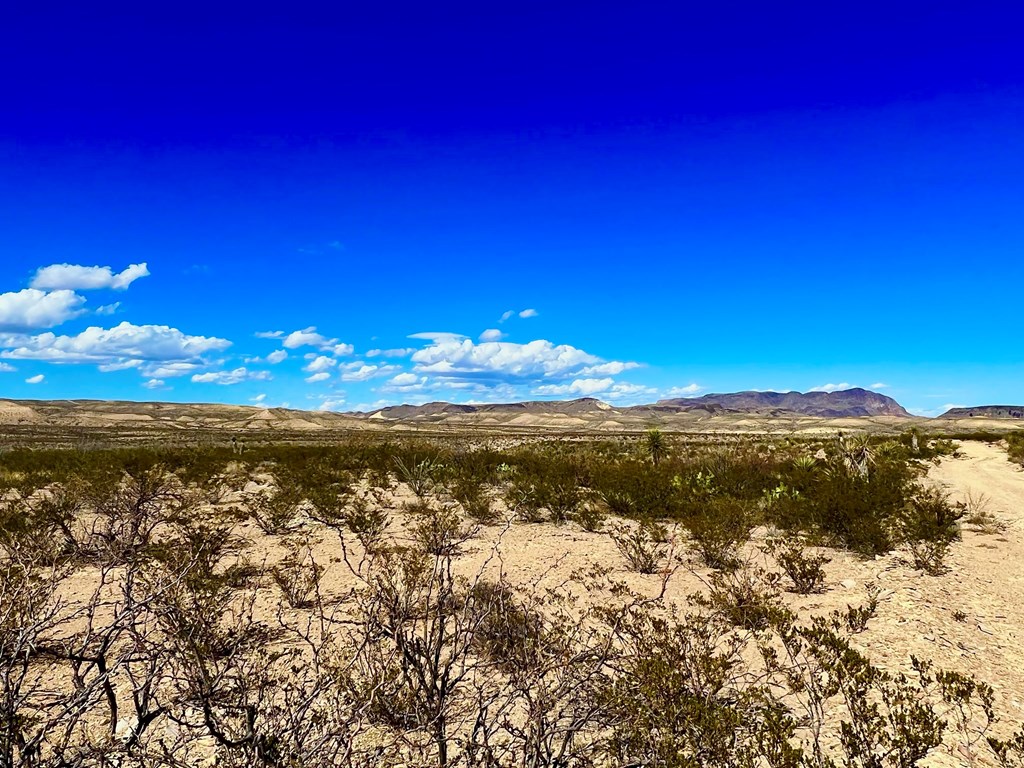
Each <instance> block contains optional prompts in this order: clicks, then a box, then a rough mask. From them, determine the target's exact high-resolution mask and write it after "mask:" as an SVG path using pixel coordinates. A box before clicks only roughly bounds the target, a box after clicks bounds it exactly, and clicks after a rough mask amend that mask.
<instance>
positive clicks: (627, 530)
mask: <svg viewBox="0 0 1024 768" xmlns="http://www.w3.org/2000/svg"><path fill="white" fill-rule="evenodd" d="M610 536H611V537H612V541H613V542H615V548H616V549H618V550H619V553H620V554H621V555H622V556H623V557H624V558H626V562H627V563H629V566H630V568H632V569H633V570H634V571H636V572H637V573H643V574H651V573H657V572H658V571H659V570H661V568H662V567H663V566H664V565H665V564H666V558H667V557H668V547H667V546H666V545H665V544H663V543H662V542H660V541H658V539H659V538H660V537H659V535H658V534H657V533H656V532H655V531H654V530H653V529H652V526H651V525H649V524H642V525H625V524H622V523H620V524H618V525H614V526H612V529H611V531H610Z"/></svg>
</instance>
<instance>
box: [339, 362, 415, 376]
mask: <svg viewBox="0 0 1024 768" xmlns="http://www.w3.org/2000/svg"><path fill="white" fill-rule="evenodd" d="M400 370H402V369H401V367H400V366H397V365H368V364H366V363H360V362H355V363H348V364H346V365H343V366H341V368H340V371H341V373H340V376H341V380H342V381H367V380H368V379H376V378H378V377H380V376H389V375H391V374H392V373H395V372H396V371H400Z"/></svg>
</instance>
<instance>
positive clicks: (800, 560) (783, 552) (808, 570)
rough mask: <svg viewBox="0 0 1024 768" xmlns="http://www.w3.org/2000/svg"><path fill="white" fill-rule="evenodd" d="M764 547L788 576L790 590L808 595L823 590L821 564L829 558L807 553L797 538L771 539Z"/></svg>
mask: <svg viewBox="0 0 1024 768" xmlns="http://www.w3.org/2000/svg"><path fill="white" fill-rule="evenodd" d="M765 549H766V551H767V552H768V553H769V554H771V555H772V556H773V557H774V558H775V561H776V562H777V563H778V564H779V567H781V568H782V572H783V573H785V574H786V576H787V577H788V578H789V581H790V584H791V587H790V591H791V592H796V593H797V594H800V595H810V594H814V593H816V592H824V591H825V569H824V568H822V566H823V565H826V564H827V563H830V562H831V558H829V557H827V556H826V555H822V554H811V555H809V554H807V551H806V549H805V547H804V545H803V543H802V542H800V541H798V540H787V541H779V540H775V541H771V542H769V544H768V546H767V547H766V548H765Z"/></svg>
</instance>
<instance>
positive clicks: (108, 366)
mask: <svg viewBox="0 0 1024 768" xmlns="http://www.w3.org/2000/svg"><path fill="white" fill-rule="evenodd" d="M141 365H142V361H141V360H118V361H116V362H113V363H103V364H102V365H100V366H99V371H100V373H112V372H114V371H127V370H129V369H131V368H139V367H140V366H141Z"/></svg>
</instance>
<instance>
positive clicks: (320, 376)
mask: <svg viewBox="0 0 1024 768" xmlns="http://www.w3.org/2000/svg"><path fill="white" fill-rule="evenodd" d="M329 378H331V374H329V373H327V372H326V371H323V372H321V373H314V374H313V375H312V376H307V377H306V383H307V384H316V383H317V382H318V381H327V379H329Z"/></svg>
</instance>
